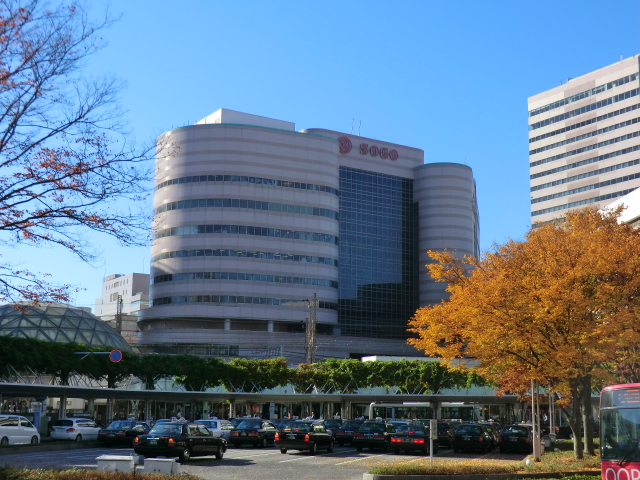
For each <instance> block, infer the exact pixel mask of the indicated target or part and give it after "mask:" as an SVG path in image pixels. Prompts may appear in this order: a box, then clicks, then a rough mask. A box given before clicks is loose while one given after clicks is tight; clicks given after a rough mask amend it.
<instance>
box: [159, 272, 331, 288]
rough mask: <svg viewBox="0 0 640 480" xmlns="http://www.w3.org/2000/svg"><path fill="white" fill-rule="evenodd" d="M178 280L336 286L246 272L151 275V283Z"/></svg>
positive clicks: (326, 281)
mask: <svg viewBox="0 0 640 480" xmlns="http://www.w3.org/2000/svg"><path fill="white" fill-rule="evenodd" d="M178 280H244V281H250V282H267V283H284V284H289V285H317V286H319V287H330V288H338V282H336V281H335V280H326V279H324V278H305V277H290V276H287V275H267V274H264V273H247V272H185V273H167V274H164V275H156V276H155V277H153V281H152V284H156V283H162V282H174V281H178Z"/></svg>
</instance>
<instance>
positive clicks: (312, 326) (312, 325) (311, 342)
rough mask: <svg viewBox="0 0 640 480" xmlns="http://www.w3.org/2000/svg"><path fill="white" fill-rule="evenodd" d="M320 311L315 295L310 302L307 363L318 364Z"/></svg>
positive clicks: (306, 346) (306, 345) (306, 348)
mask: <svg viewBox="0 0 640 480" xmlns="http://www.w3.org/2000/svg"><path fill="white" fill-rule="evenodd" d="M317 310H318V299H317V297H316V294H315V293H314V294H313V299H312V300H311V301H310V302H309V318H308V319H307V331H306V344H305V350H306V354H307V363H316V312H317Z"/></svg>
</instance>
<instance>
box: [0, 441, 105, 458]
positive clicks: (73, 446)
mask: <svg viewBox="0 0 640 480" xmlns="http://www.w3.org/2000/svg"><path fill="white" fill-rule="evenodd" d="M103 446H104V445H103V444H102V442H97V441H96V442H86V443H85V442H83V443H74V442H69V443H58V444H56V445H47V444H46V443H40V444H38V445H16V446H15V447H2V448H0V456H1V455H12V454H16V453H31V452H33V453H38V452H57V451H61V450H81V449H85V448H99V447H103Z"/></svg>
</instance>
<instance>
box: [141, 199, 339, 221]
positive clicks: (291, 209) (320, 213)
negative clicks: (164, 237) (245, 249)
mask: <svg viewBox="0 0 640 480" xmlns="http://www.w3.org/2000/svg"><path fill="white" fill-rule="evenodd" d="M186 208H247V209H250V210H265V211H270V212H284V213H297V214H301V215H313V216H316V217H327V218H332V219H334V220H338V212H336V211H334V210H330V209H328V208H318V207H307V206H304V205H290V204H286V203H274V202H262V201H260V200H246V199H240V198H196V199H192V200H178V201H176V202H168V203H165V204H163V205H161V206H159V207H158V208H156V209H155V210H154V211H153V214H154V215H157V214H159V213H163V212H169V211H171V210H182V209H186Z"/></svg>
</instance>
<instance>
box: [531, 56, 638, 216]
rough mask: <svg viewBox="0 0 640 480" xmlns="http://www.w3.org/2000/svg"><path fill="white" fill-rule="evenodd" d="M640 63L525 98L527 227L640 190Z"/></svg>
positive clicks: (605, 70) (635, 61)
mask: <svg viewBox="0 0 640 480" xmlns="http://www.w3.org/2000/svg"><path fill="white" fill-rule="evenodd" d="M639 61H640V57H639V56H637V55H636V56H633V57H632V58H628V59H626V60H621V61H620V62H617V63H614V64H613V65H609V66H608V67H604V68H601V69H600V70H596V71H595V72H591V73H587V74H586V75H582V76H580V77H577V78H572V79H569V80H568V81H567V82H563V84H562V85H560V86H558V87H555V88H552V89H551V90H547V91H546V92H543V93H539V94H538V95H534V96H532V97H529V105H528V110H529V169H530V186H531V189H530V192H531V221H532V223H535V222H546V221H549V220H552V219H554V218H561V217H563V216H564V215H565V214H566V212H567V211H569V210H572V209H576V208H580V207H584V206H585V205H594V206H596V207H601V206H603V205H605V204H607V203H609V202H611V200H612V199H614V198H617V197H621V196H623V195H626V194H627V193H629V192H631V191H632V190H634V189H636V188H637V187H640V96H639V95H638V90H639V88H638V87H639V86H640V84H639V78H640V70H639Z"/></svg>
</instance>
